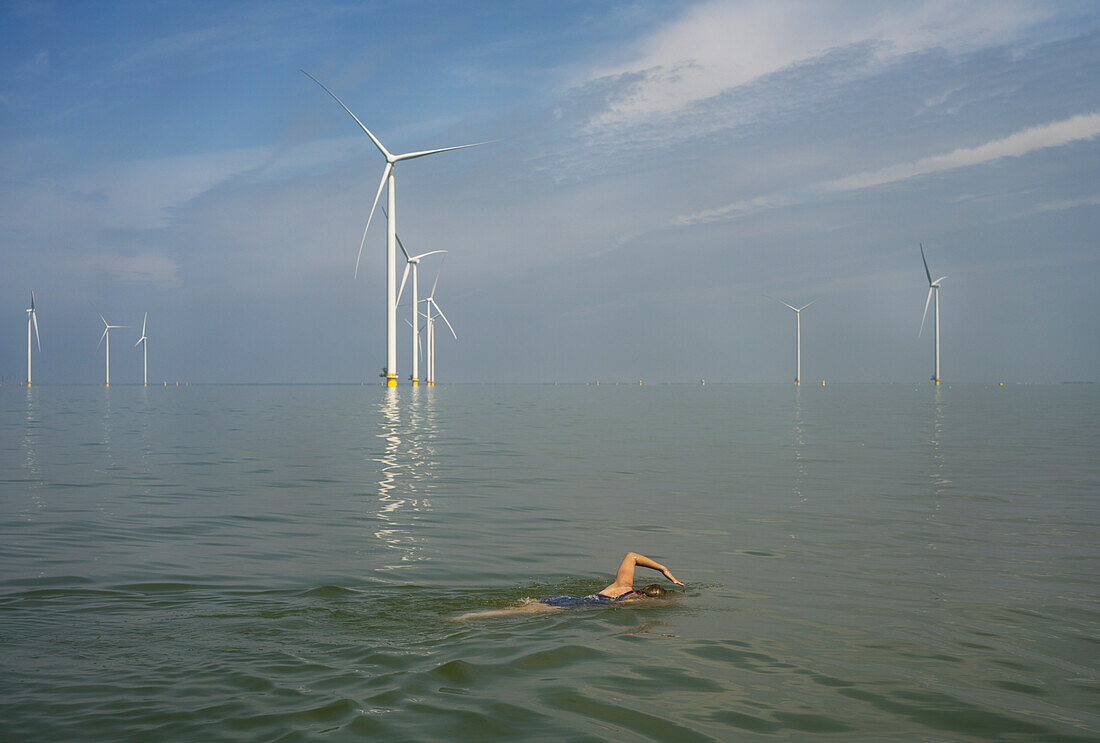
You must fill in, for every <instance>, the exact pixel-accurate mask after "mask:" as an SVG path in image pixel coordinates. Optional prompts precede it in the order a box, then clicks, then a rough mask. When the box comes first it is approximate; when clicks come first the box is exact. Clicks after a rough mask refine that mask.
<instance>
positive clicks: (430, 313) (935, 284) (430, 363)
mask: <svg viewBox="0 0 1100 743" xmlns="http://www.w3.org/2000/svg"><path fill="white" fill-rule="evenodd" d="M382 211H383V214H385V213H386V210H385V209H383V210H382ZM395 237H396V235H395ZM397 244H398V245H399V246H400V247H401V251H402V252H403V253H404V254H405V272H404V273H403V274H402V276H401V287H400V289H399V290H398V292H397V297H396V302H395V303H394V304H395V305H396V304H398V303H400V301H401V294H402V293H403V292H404V290H405V283H406V281H407V280H408V278H409V276H410V273H411V275H412V307H413V320H412V321H411V322H410V321H409V320H406V321H405V322H407V323H408V324H409V325H410V326H411V327H412V331H413V332H412V348H413V354H412V375H411V380H412V383H413V386H416V385H417V383H418V381H419V380H418V376H419V368H418V361H419V353H418V351H420V350H421V345H420V335H419V329H418V327H417V322H416V321H417V315H418V314H419V309H418V308H419V307H420V301H421V300H419V299H418V295H417V293H418V269H419V266H420V261H421V259H422V258H426V257H428V256H429V255H436V254H443V253H446V252H447V251H446V250H430V251H428V252H426V253H421V254H419V255H410V254H409V251H408V250H406V249H405V246H404V244H403V243H402V242H401V240H400V238H398V239H397ZM920 257H921V261H922V262H923V263H924V273H925V276H927V278H928V296H927V298H926V299H925V300H924V314H923V315H922V316H921V321H920V330H919V331H918V332H917V337H918V338H919V337H920V336H921V335H922V334H923V333H924V323H925V321H926V320H927V319H928V307H929V305H930V304H932V299H933V297H934V298H935V304H934V306H933V344H932V347H933V357H932V364H933V366H932V369H933V371H932V381H933V382H934V383H935V384H939V383H940V286H941V282H942V281H943V280H944V279H946V278H947V277H946V276H941V277H940V278H938V279H936V280H935V281H933V280H932V272H931V271H930V270H929V269H928V259H927V258H926V257H925V255H924V245H923V243H922V244H921V246H920ZM438 283H439V274H438V273H437V274H436V277H435V281H434V282H433V283H432V291H431V293H430V294H428V296H427V297H425V298H424V300H422V301H423V302H425V303H426V307H427V309H426V310H425V312H424V313H423V315H424V316H425V318H426V326H425V335H426V338H427V340H426V344H425V345H426V346H427V355H426V359H425V360H426V362H427V370H426V372H427V378H426V384H427V385H432V384H434V380H435V368H434V367H435V320H436V319H437V318H439V319H442V320H443V322H445V323H446V324H447V328H448V329H449V330H450V331H451V334H452V335H454V337H455V338H456V339H457V338H458V335H457V334H456V333H455V331H454V328H453V327H451V323H450V321H449V320H448V319H447V316H446V315H444V314H443V311H442V310H441V309H439V305H438V304H437V303H436V301H435V288H436V286H437V285H438ZM765 296H766V297H768V299H771V300H774V301H776V302H779V304H781V305H783V306H784V307H786V308H788V309H790V310H791V311H792V312H794V322H795V326H794V327H795V352H794V353H795V355H794V358H795V362H794V364H795V367H794V368H795V372H794V383H795V384H796V385H801V384H802V311H803V310H805V309H806V308H807V307H809V306H810V305H812V304H814V303H815V302H817V300H816V299H815V300H812V301H811V302H809V303H807V304H804V305H802V306H801V307H795V306H794V305H791V304H787V303H786V302H784V301H783V300H781V299H776V298H775V297H772V296H769V295H765ZM99 319H100V320H102V321H103V335H101V336H100V337H99V345H103V344H104V341H106V349H105V350H106V380H107V386H108V387H109V386H111V331H112V330H116V329H119V328H126V327H129V326H128V325H111V324H109V323H108V322H107V320H105V319H104V317H103V315H100V316H99ZM148 320H149V313H148V312H146V313H145V316H144V317H143V318H142V320H141V337H140V338H138V341H137V343H135V344H134V347H135V348H137V347H138V346H139V345H140V346H141V347H142V382H143V384H144V385H145V386H146V387H148V386H149V338H148V336H147V334H146V332H145V331H146V323H147V322H148ZM32 328H33V330H34V340H35V342H36V343H37V344H38V352H39V353H41V352H42V340H41V337H40V336H39V334H38V314H37V312H36V311H35V306H34V292H33V291H31V306H30V307H28V308H27V386H28V387H29V386H30V385H31V329H32ZM97 348H98V346H97ZM395 384H396V382H395V383H394V384H393V385H391V384H389V376H388V375H387V385H388V386H391V387H392V386H395Z"/></svg>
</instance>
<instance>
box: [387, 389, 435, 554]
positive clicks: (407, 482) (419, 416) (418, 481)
mask: <svg viewBox="0 0 1100 743" xmlns="http://www.w3.org/2000/svg"><path fill="white" fill-rule="evenodd" d="M404 392H407V393H408V394H409V399H408V400H406V401H404V402H405V403H406V405H405V406H404V411H403V410H402V402H403V401H402V400H401V399H400V396H401V394H402V392H401V391H398V390H397V389H387V390H385V391H384V397H383V399H382V402H381V404H380V405H379V425H380V431H379V433H378V434H377V435H378V437H379V438H381V439H382V440H383V442H384V445H383V448H382V455H381V456H380V457H379V458H378V459H377V460H376V461H377V462H378V464H379V469H378V473H379V480H378V511H377V513H376V515H377V517H378V519H379V520H380V521H381V522H383V523H384V524H385V525H384V526H383V527H382V528H379V529H378V530H376V531H375V532H374V536H375V537H377V538H378V539H379V540H381V541H382V543H383V544H385V546H386V547H387V548H389V549H392V550H397V551H399V552H401V558H400V561H399V562H397V563H395V564H392V565H386V566H384V567H383V569H386V570H392V569H395V568H399V567H405V566H406V565H407V564H408V563H410V562H413V561H417V560H422V559H425V558H424V556H423V548H422V546H421V539H420V538H418V537H417V536H416V534H415V532H414V529H413V527H414V525H415V522H416V521H417V520H418V519H419V518H421V515H422V514H424V513H426V512H428V511H430V510H431V507H432V506H431V500H430V498H429V496H430V492H431V482H432V480H434V478H435V474H434V472H435V459H434V453H435V449H434V446H433V444H432V441H433V438H434V435H435V407H434V405H433V404H432V401H431V395H430V394H428V390H427V388H424V389H421V388H420V387H412V388H409V389H408V390H405V391H404ZM402 413H404V416H405V417H404V421H405V422H404V424H403V422H402Z"/></svg>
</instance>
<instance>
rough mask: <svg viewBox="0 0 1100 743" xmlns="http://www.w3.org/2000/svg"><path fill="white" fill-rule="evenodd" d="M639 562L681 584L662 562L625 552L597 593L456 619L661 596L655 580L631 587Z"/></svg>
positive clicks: (557, 598)
mask: <svg viewBox="0 0 1100 743" xmlns="http://www.w3.org/2000/svg"><path fill="white" fill-rule="evenodd" d="M638 565H641V566H642V567H643V568H650V569H652V570H656V571H658V572H659V573H661V574H662V575H664V576H665V577H666V578H668V579H669V580H670V581H672V582H673V583H675V584H676V585H678V586H682V585H684V584H683V583H681V582H680V581H678V580H676V577H675V576H674V575H673V574H672V573H671V572H669V569H668V568H666V567H665V566H664V565H662V564H661V563H659V562H657V561H655V560H651V559H649V558H648V557H646V556H645V555H639V554H638V553H637V552H627V553H626V557H624V558H623V561H622V562H620V563H619V569H618V571H617V572H616V573H615V581H614V582H613V583H612V584H611V585H609V586H607V587H606V588H604V589H603V590H601V591H600V592H599V593H590V594H589V595H587V596H550V597H548V598H544V599H539V600H538V601H530V600H528V601H527V602H526V603H523V604H521V605H519V606H512V607H509V608H507V609H490V610H488V611H475V612H470V613H469V614H462V615H460V616H458V617H456V619H471V618H474V617H492V616H501V615H505V614H527V613H532V612H537V611H549V610H554V609H568V608H572V607H577V606H609V605H611V604H618V603H624V602H633V601H638V600H641V599H645V598H663V597H664V596H666V595H668V591H666V590H665V589H664V588H662V587H661V586H660V585H658V584H657V583H651V584H649V585H648V586H645V587H644V588H642V589H640V590H638V591H635V590H634V568H635V567H636V566H638Z"/></svg>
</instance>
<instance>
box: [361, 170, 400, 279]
mask: <svg viewBox="0 0 1100 743" xmlns="http://www.w3.org/2000/svg"><path fill="white" fill-rule="evenodd" d="M391 170H393V165H391V164H390V163H386V167H384V168H382V180H381V181H380V182H379V184H378V193H376V194H375V195H374V203H373V204H371V207H370V214H369V215H367V226H366V227H364V228H363V239H362V240H360V241H359V254H358V255H356V256H355V273H354V274H352V275H353V276H356V277H357V276H359V260H360V259H361V258H362V257H363V245H365V244H366V242H367V230H369V229H370V221H371V219H373V218H374V208H375V207H376V206H378V199H379V198H380V197H381V196H382V189H383V188H384V187H385V185H386V179H387V178H389V177H390V171H391Z"/></svg>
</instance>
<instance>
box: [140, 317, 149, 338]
mask: <svg viewBox="0 0 1100 743" xmlns="http://www.w3.org/2000/svg"><path fill="white" fill-rule="evenodd" d="M148 319H149V313H148V312H146V313H145V317H143V318H141V337H142V338H144V337H145V321H146V320H148Z"/></svg>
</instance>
